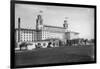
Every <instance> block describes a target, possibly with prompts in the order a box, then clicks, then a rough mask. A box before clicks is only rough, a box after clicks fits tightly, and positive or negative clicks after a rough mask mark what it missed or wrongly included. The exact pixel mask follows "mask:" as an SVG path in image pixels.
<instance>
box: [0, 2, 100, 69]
mask: <svg viewBox="0 0 100 69" xmlns="http://www.w3.org/2000/svg"><path fill="white" fill-rule="evenodd" d="M34 1H35V0H34ZM36 1H44V2H57V3H71V4H87V5H97V9H98V10H97V12H98V16H97V22H98V26H97V27H98V28H97V29H98V31H97V32H98V33H97V34H98V35H100V32H99V29H100V27H99V26H100V16H99V15H100V0H36ZM99 41H100V36H98V41H97V42H98V43H97V45H98V46H97V64H84V65H68V66H52V67H39V68H34V69H99V68H100V46H99V45H100V42H99ZM9 67H10V1H9V0H1V1H0V69H9ZM27 69H32V68H27Z"/></svg>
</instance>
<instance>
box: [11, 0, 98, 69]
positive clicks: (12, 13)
mask: <svg viewBox="0 0 100 69" xmlns="http://www.w3.org/2000/svg"><path fill="white" fill-rule="evenodd" d="M15 4H29V5H32V4H36V5H49V6H62V7H81V8H82V7H83V8H94V40H95V41H94V45H95V47H94V56H95V57H94V61H91V62H74V63H73V62H72V63H53V64H41V65H27V66H18V67H15V55H14V54H15V52H14V47H15V41H14V40H15V36H14V34H15V30H14V28H15ZM96 33H97V32H96V5H82V4H67V3H66V4H65V3H53V2H52V3H51V2H36V1H14V0H11V1H10V47H11V48H10V60H11V62H10V68H28V67H29V68H31V67H44V66H45V67H47V66H60V65H77V64H90V63H96V62H97V59H96V47H97V44H96V38H97V37H96Z"/></svg>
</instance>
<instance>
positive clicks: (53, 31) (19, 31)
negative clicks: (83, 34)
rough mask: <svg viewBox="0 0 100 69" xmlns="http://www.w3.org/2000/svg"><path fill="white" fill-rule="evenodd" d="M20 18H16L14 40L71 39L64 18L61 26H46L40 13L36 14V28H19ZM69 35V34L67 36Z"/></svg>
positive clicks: (17, 41) (19, 41)
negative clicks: (16, 26)
mask: <svg viewBox="0 0 100 69" xmlns="http://www.w3.org/2000/svg"><path fill="white" fill-rule="evenodd" d="M20 23H21V20H20V18H18V28H16V29H15V39H16V40H15V41H16V43H21V42H36V41H40V40H46V39H59V40H62V41H65V40H66V39H71V37H72V35H71V34H70V33H68V31H66V30H67V29H68V24H67V20H64V24H63V27H57V26H48V25H44V24H43V18H42V15H40V14H39V15H37V18H36V28H35V29H24V28H21V26H20V25H21V24H20ZM69 35H71V36H69Z"/></svg>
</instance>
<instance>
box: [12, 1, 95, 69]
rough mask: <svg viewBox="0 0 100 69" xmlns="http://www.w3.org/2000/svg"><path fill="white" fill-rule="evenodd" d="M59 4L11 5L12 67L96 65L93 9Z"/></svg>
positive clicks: (20, 3)
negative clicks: (12, 33) (12, 34)
mask: <svg viewBox="0 0 100 69" xmlns="http://www.w3.org/2000/svg"><path fill="white" fill-rule="evenodd" d="M61 5H63V4H56V5H52V4H49V3H48V4H46V3H42V4H41V2H32V3H29V4H28V2H24V3H23V2H22V1H21V2H20V1H18V2H17V1H15V2H14V11H13V12H14V14H13V15H11V16H14V18H13V20H12V21H13V22H14V23H13V25H14V26H13V28H12V29H14V30H13V32H14V40H12V41H13V42H14V44H13V45H14V46H13V47H14V50H13V51H14V54H13V55H14V62H15V63H14V64H15V67H16V68H17V67H27V66H31V67H38V66H42V65H43V66H45V65H48V66H49V65H53V64H54V65H60V64H61V65H62V64H64V65H69V64H77V63H79V64H81V63H89V62H90V63H95V62H96V42H95V41H96V37H95V34H96V33H95V13H96V12H95V10H96V9H95V6H91V5H90V7H88V6H85V5H83V6H84V7H81V5H80V6H75V7H74V5H72V6H71V5H69V4H68V5H67V4H66V5H65V4H64V5H63V6H61ZM11 27H12V26H11ZM11 32H12V31H11Z"/></svg>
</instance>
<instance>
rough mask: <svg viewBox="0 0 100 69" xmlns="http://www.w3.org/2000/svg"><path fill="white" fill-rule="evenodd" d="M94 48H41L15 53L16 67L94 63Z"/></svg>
mask: <svg viewBox="0 0 100 69" xmlns="http://www.w3.org/2000/svg"><path fill="white" fill-rule="evenodd" d="M93 56H94V46H66V47H57V48H45V49H43V48H39V49H34V50H31V51H20V52H16V53H15V60H16V61H15V64H16V66H20V65H21V66H25V65H39V64H52V63H70V62H87V61H93V60H94V59H93Z"/></svg>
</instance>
